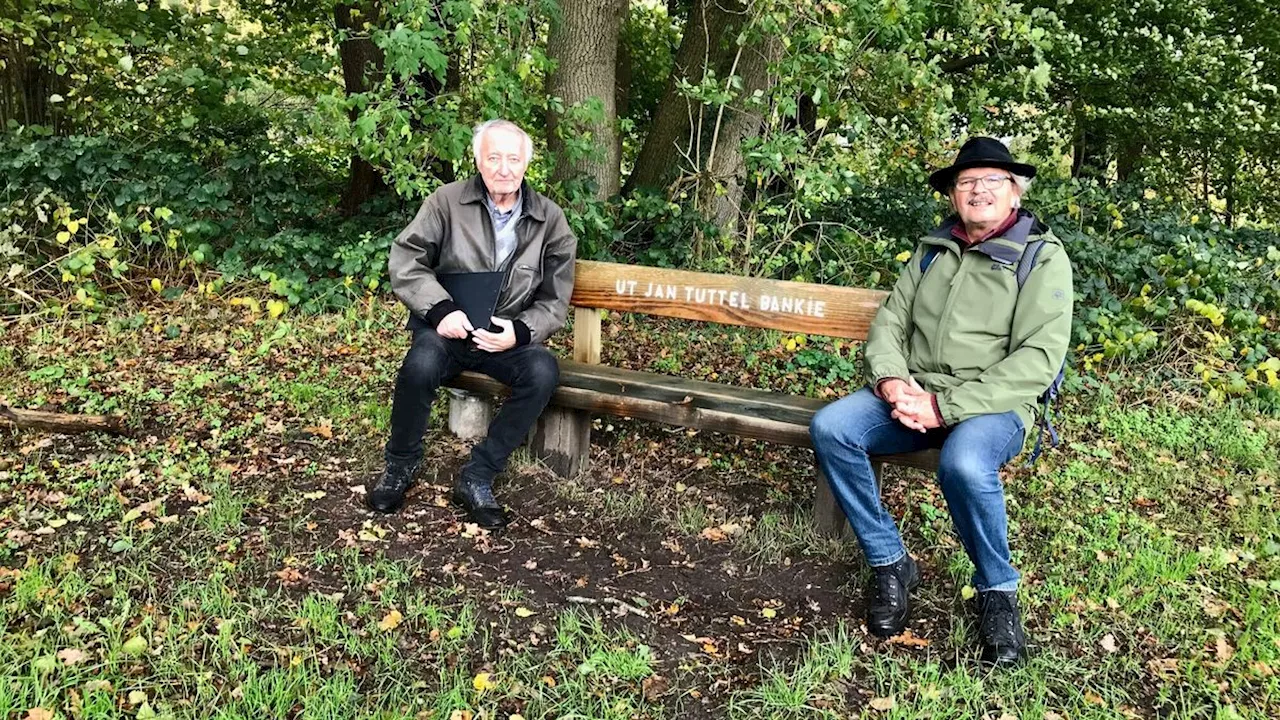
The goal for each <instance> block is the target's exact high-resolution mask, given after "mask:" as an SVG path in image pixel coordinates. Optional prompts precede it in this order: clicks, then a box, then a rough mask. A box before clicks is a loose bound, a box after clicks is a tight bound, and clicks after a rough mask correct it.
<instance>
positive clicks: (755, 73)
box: [700, 37, 782, 234]
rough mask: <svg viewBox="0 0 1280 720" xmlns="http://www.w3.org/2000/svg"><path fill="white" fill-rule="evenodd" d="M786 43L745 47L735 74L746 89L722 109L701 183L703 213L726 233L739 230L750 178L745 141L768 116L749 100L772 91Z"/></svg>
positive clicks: (763, 41)
mask: <svg viewBox="0 0 1280 720" xmlns="http://www.w3.org/2000/svg"><path fill="white" fill-rule="evenodd" d="M781 52H782V43H781V42H780V41H779V40H778V39H777V38H775V37H759V38H757V39H755V40H754V41H753V42H751V43H750V44H748V45H745V46H743V47H742V48H741V49H740V53H739V58H740V59H739V62H738V67H737V68H736V72H735V74H736V75H738V76H739V77H740V78H742V91H741V92H740V93H739V94H738V96H737V97H736V98H735V99H734V101H733V106H732V107H724V108H722V110H721V116H722V118H723V120H722V122H718V123H717V127H716V129H715V131H714V135H713V142H712V145H711V149H710V151H709V153H708V156H707V165H706V175H705V177H704V179H703V183H702V185H701V188H700V190H701V196H702V208H703V212H704V213H705V214H706V215H707V216H708V217H709V218H710V219H711V221H712V223H714V224H715V226H716V227H718V228H721V230H722V232H724V233H726V234H733V233H735V232H736V231H737V227H738V217H739V212H740V211H741V209H742V199H743V194H744V183H745V181H746V177H745V176H746V156H745V155H744V154H743V152H742V144H743V143H744V142H746V141H748V140H750V139H752V138H754V137H756V136H757V135H759V134H760V129H761V128H762V127H763V126H764V118H763V117H762V116H761V115H760V110H759V108H756V107H749V106H748V105H747V103H749V102H750V100H751V98H752V97H753V96H754V95H755V93H756V92H757V91H758V92H761V93H764V94H766V95H767V94H768V92H769V89H770V87H771V85H772V82H771V78H770V76H769V65H770V64H771V63H774V62H777V59H778V57H779V56H780V55H781Z"/></svg>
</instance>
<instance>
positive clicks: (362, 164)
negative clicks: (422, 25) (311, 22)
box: [333, 0, 387, 217]
mask: <svg viewBox="0 0 1280 720" xmlns="http://www.w3.org/2000/svg"><path fill="white" fill-rule="evenodd" d="M379 16H380V10H379V8H378V3H377V1H376V0H371V1H370V2H364V3H359V4H351V3H341V4H338V5H336V6H334V9H333V18H334V23H335V24H336V25H337V27H338V29H339V30H342V31H345V33H346V37H345V38H343V39H342V41H341V42H340V43H339V44H338V54H339V57H340V58H341V60H342V80H343V83H344V85H345V86H346V92H347V96H348V97H350V96H351V95H355V94H358V93H362V92H365V91H367V90H368V89H369V88H370V87H372V85H373V83H374V82H377V81H378V80H380V79H381V76H382V72H383V67H384V63H385V61H386V57H385V55H384V54H383V52H382V50H381V49H380V48H379V47H378V46H377V45H374V44H373V39H372V38H370V37H369V35H368V33H367V32H366V31H365V24H366V23H369V24H371V25H373V24H376V23H377V22H378V19H379ZM359 116H360V113H359V111H358V110H356V109H354V108H352V110H351V121H352V122H355V121H356V119H357V118H358V117H359ZM386 189H387V184H386V182H385V181H383V179H382V173H381V172H379V171H378V169H377V168H376V167H374V166H373V164H372V163H370V162H369V161H368V160H365V159H364V158H363V157H361V156H360V153H359V152H353V153H352V154H351V163H350V168H349V171H348V173H347V187H346V189H344V190H343V191H342V199H341V200H340V201H339V203H338V207H339V209H340V210H341V212H342V214H343V215H344V216H346V217H350V216H352V215H355V214H356V213H358V212H360V207H361V206H362V205H364V204H365V203H366V202H368V201H369V200H370V199H371V198H373V197H374V196H375V195H378V194H379V193H382V192H384V191H385V190H386Z"/></svg>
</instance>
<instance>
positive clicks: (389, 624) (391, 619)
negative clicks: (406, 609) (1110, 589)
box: [378, 610, 404, 632]
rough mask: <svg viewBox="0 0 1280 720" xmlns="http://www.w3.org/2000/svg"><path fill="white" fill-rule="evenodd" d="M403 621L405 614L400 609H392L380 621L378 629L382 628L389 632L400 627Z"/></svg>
mask: <svg viewBox="0 0 1280 720" xmlns="http://www.w3.org/2000/svg"><path fill="white" fill-rule="evenodd" d="M403 621H404V615H401V614H400V611H399V610H392V611H391V612H389V613H387V615H386V617H384V618H382V620H380V621H378V629H379V630H382V631H383V632H387V631H389V630H395V629H396V628H398V627H400V623H401V622H403Z"/></svg>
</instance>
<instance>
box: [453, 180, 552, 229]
mask: <svg viewBox="0 0 1280 720" xmlns="http://www.w3.org/2000/svg"><path fill="white" fill-rule="evenodd" d="M488 193H489V191H488V190H487V189H485V186H484V178H483V177H480V176H479V175H476V176H474V177H472V178H471V180H470V181H469V182H468V183H467V184H466V185H465V186H464V187H463V188H462V194H461V195H460V196H459V198H458V202H460V203H462V204H463V205H470V204H471V203H483V202H484V198H485V195H487V194H488ZM520 204H521V208H520V214H521V215H525V216H528V217H531V218H533V219H534V220H537V221H538V222H546V220H547V212H546V208H544V207H543V201H542V196H541V195H539V194H538V193H536V192H534V191H533V188H531V187H529V181H528V180H521V181H520Z"/></svg>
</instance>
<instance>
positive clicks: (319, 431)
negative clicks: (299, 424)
mask: <svg viewBox="0 0 1280 720" xmlns="http://www.w3.org/2000/svg"><path fill="white" fill-rule="evenodd" d="M302 432H304V433H309V434H311V435H319V436H320V437H322V438H324V439H326V440H332V439H333V426H332V425H308V426H307V427H304V428H302Z"/></svg>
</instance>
